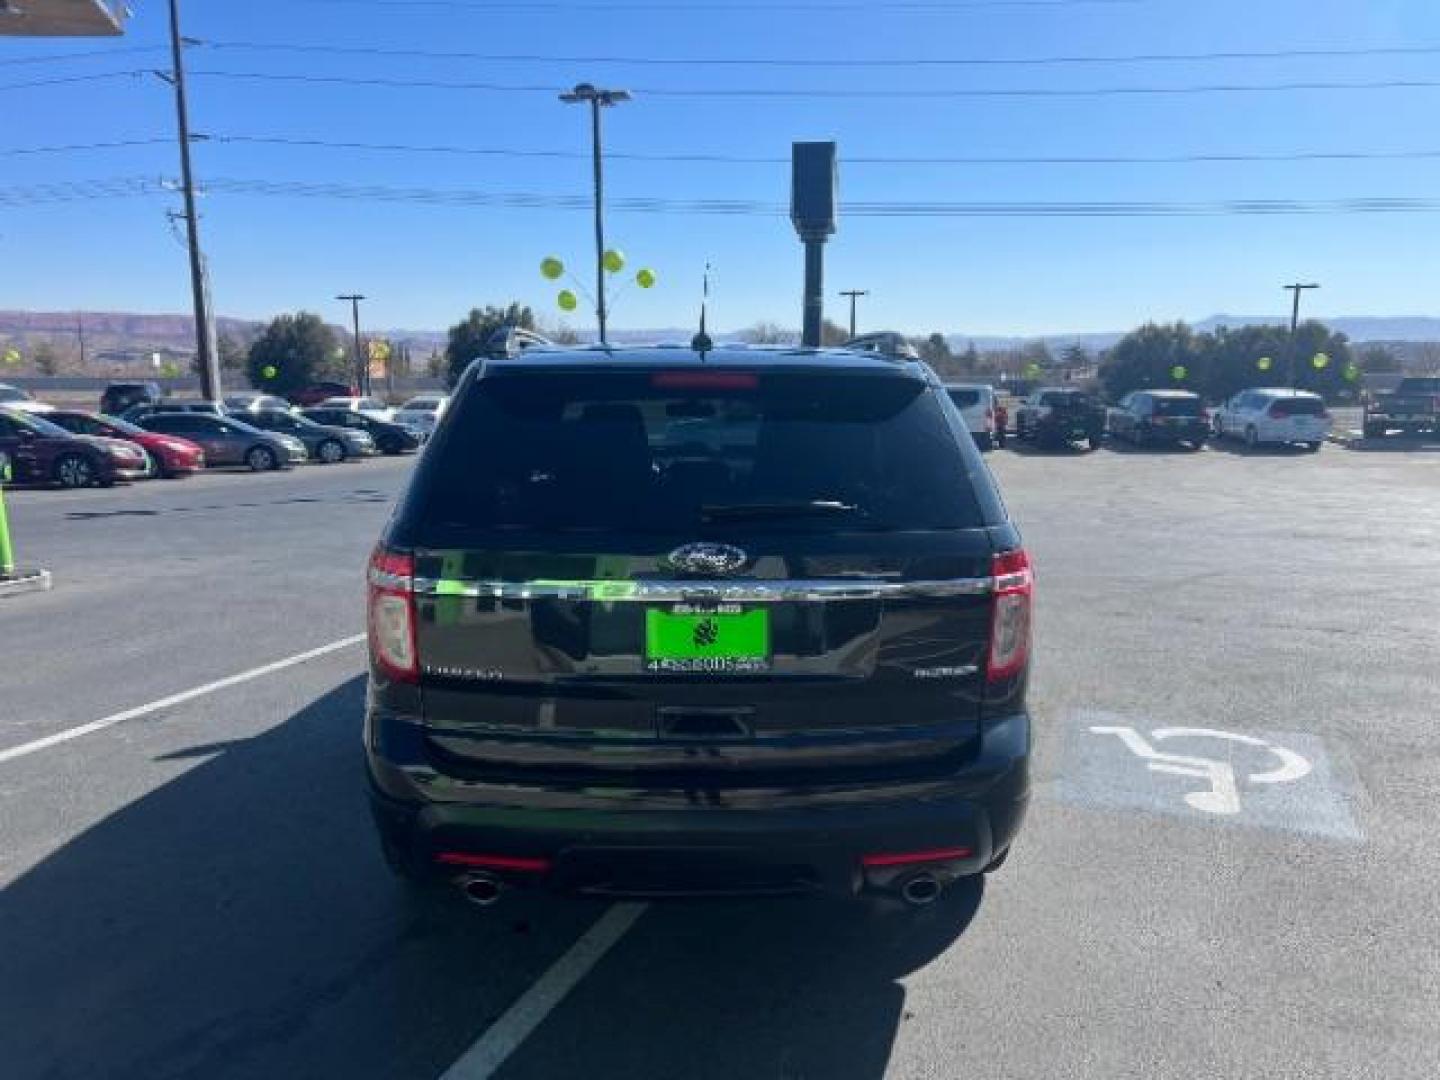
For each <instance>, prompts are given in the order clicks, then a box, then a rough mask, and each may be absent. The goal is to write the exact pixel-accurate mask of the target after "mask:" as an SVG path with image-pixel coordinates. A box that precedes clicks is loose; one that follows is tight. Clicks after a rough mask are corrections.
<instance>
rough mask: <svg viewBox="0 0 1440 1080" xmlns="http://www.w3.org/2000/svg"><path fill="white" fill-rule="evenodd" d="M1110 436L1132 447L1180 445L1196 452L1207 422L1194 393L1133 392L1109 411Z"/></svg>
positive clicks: (1205, 433) (1207, 429) (1201, 444)
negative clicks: (1130, 443) (1124, 440)
mask: <svg viewBox="0 0 1440 1080" xmlns="http://www.w3.org/2000/svg"><path fill="white" fill-rule="evenodd" d="M1106 425H1107V428H1108V430H1109V432H1110V434H1111V435H1113V436H1115V437H1116V438H1117V439H1126V440H1128V441H1130V442H1132V443H1134V444H1135V445H1136V446H1184V447H1185V448H1186V449H1189V450H1199V449H1200V448H1201V447H1203V446H1204V445H1205V439H1206V438H1207V437H1208V436H1209V435H1210V420H1209V418H1208V417H1207V416H1206V415H1205V406H1204V405H1203V404H1202V403H1201V401H1200V396H1199V395H1198V394H1192V393H1191V392H1190V391H1188V390H1136V391H1133V392H1132V393H1129V394H1126V395H1125V396H1124V397H1123V398H1122V399H1121V400H1120V404H1119V406H1118V407H1116V408H1113V409H1111V410H1110V411H1109V413H1108V414H1107V416H1106Z"/></svg>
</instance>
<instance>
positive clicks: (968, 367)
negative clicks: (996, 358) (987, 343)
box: [958, 341, 980, 373]
mask: <svg viewBox="0 0 1440 1080" xmlns="http://www.w3.org/2000/svg"><path fill="white" fill-rule="evenodd" d="M958 359H959V364H960V370H961V371H964V372H967V373H973V372H975V371H977V370H978V369H979V367H980V354H979V353H978V352H976V351H975V342H973V341H972V342H970V343H969V344H968V345H966V346H965V351H964V352H963V353H961V354H960V356H959V358H958Z"/></svg>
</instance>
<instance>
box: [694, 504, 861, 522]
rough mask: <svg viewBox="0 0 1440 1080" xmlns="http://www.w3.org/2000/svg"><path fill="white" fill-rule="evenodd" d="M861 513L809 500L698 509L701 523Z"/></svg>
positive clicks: (851, 506) (851, 507)
mask: <svg viewBox="0 0 1440 1080" xmlns="http://www.w3.org/2000/svg"><path fill="white" fill-rule="evenodd" d="M864 513H865V511H863V510H861V509H860V507H858V506H856V505H854V504H853V503H846V502H840V501H838V500H835V499H809V500H795V501H792V502H751V503H718V504H712V505H707V506H702V507H701V508H700V520H701V521H760V520H777V519H780V518H798V517H846V516H849V515H852V514H861V515H863V514H864Z"/></svg>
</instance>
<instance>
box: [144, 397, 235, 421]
mask: <svg viewBox="0 0 1440 1080" xmlns="http://www.w3.org/2000/svg"><path fill="white" fill-rule="evenodd" d="M156 413H203V414H204V415H206V416H220V417H224V416H227V415H228V414H229V410H228V409H226V408H225V405H224V403H223V402H219V401H206V400H204V399H203V398H165V399H164V400H162V401H156V402H148V403H142V404H139V405H132V406H130V408H128V409H126V410H125V412H124V413H122V414H121V416H120V419H121V420H129V421H130V423H132V424H138V423H140V421H141V420H143V419H144V418H145V417H147V416H154V415H155V414H156Z"/></svg>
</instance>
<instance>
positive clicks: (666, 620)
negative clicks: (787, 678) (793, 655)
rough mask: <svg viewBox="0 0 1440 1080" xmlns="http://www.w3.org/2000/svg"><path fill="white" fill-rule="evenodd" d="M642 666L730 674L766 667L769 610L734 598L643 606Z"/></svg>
mask: <svg viewBox="0 0 1440 1080" xmlns="http://www.w3.org/2000/svg"><path fill="white" fill-rule="evenodd" d="M645 670H646V671H654V672H680V673H700V674H729V673H745V672H756V671H769V670H770V612H769V611H767V610H765V609H764V608H751V609H746V608H742V607H741V606H740V605H738V604H714V605H709V606H705V605H699V604H675V605H673V606H672V607H668V608H650V609H648V610H647V611H646V612H645Z"/></svg>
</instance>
